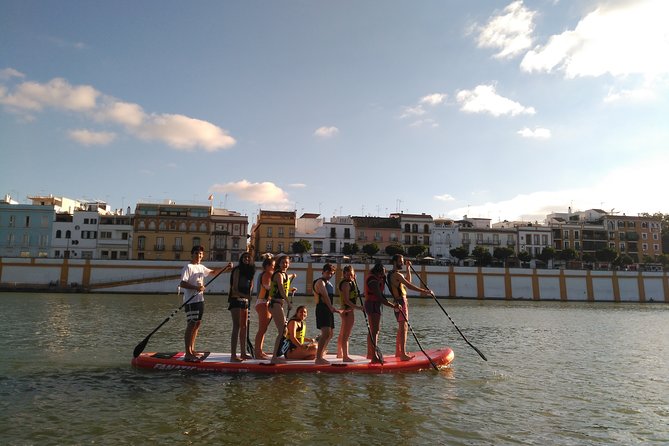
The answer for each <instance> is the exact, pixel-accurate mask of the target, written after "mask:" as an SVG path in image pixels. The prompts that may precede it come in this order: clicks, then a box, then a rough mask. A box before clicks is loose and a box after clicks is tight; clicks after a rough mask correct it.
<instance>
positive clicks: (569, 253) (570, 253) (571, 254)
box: [558, 248, 578, 262]
mask: <svg viewBox="0 0 669 446" xmlns="http://www.w3.org/2000/svg"><path fill="white" fill-rule="evenodd" d="M558 258H559V259H560V260H564V261H566V262H568V261H570V260H574V259H577V258H578V253H577V252H576V251H575V250H574V249H572V248H566V249H563V250H562V251H560V252H559V253H558Z"/></svg>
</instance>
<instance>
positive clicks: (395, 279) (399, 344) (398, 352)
mask: <svg viewBox="0 0 669 446" xmlns="http://www.w3.org/2000/svg"><path fill="white" fill-rule="evenodd" d="M392 265H393V269H392V271H390V272H389V273H388V288H389V289H390V294H391V295H392V296H393V298H394V299H395V302H396V303H397V304H398V308H395V318H396V319H397V337H396V341H395V356H396V357H397V358H400V360H402V361H409V360H410V359H411V358H413V356H409V355H407V353H406V344H407V334H408V332H409V325H408V322H409V301H408V300H407V288H409V289H410V290H414V291H418V292H420V293H424V294H430V295H432V297H434V293H433V292H432V291H431V290H428V289H424V288H420V287H418V286H416V285H414V284H413V283H411V261H409V260H406V261H405V260H404V256H403V255H402V254H395V255H394V256H393V259H392ZM404 265H407V266H408V267H409V268H407V271H406V273H404V274H402V272H401V271H402V268H403V267H404Z"/></svg>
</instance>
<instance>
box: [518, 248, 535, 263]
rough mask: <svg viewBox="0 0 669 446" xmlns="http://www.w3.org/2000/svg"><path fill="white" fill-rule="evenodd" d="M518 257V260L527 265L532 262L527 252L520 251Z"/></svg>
mask: <svg viewBox="0 0 669 446" xmlns="http://www.w3.org/2000/svg"><path fill="white" fill-rule="evenodd" d="M516 257H518V260H520V261H521V262H525V263H527V262H529V261H530V260H532V256H531V255H530V253H529V252H527V251H520V252H519V253H518V255H517V256H516Z"/></svg>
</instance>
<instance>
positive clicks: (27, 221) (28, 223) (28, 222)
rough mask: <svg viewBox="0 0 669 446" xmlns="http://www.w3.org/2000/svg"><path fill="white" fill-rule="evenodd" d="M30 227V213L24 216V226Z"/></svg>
mask: <svg viewBox="0 0 669 446" xmlns="http://www.w3.org/2000/svg"><path fill="white" fill-rule="evenodd" d="M29 227H30V215H28V216H27V217H26V228H29Z"/></svg>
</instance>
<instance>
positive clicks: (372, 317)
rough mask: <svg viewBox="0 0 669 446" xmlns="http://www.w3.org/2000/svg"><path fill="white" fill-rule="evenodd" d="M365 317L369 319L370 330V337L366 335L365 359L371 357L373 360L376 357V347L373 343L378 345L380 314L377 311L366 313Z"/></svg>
mask: <svg viewBox="0 0 669 446" xmlns="http://www.w3.org/2000/svg"><path fill="white" fill-rule="evenodd" d="M367 318H368V319H369V331H370V332H371V334H372V336H371V338H370V337H369V336H367V359H371V360H372V362H374V360H375V359H378V358H376V349H375V348H374V346H375V345H379V329H380V328H381V315H380V314H377V313H368V314H367Z"/></svg>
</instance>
